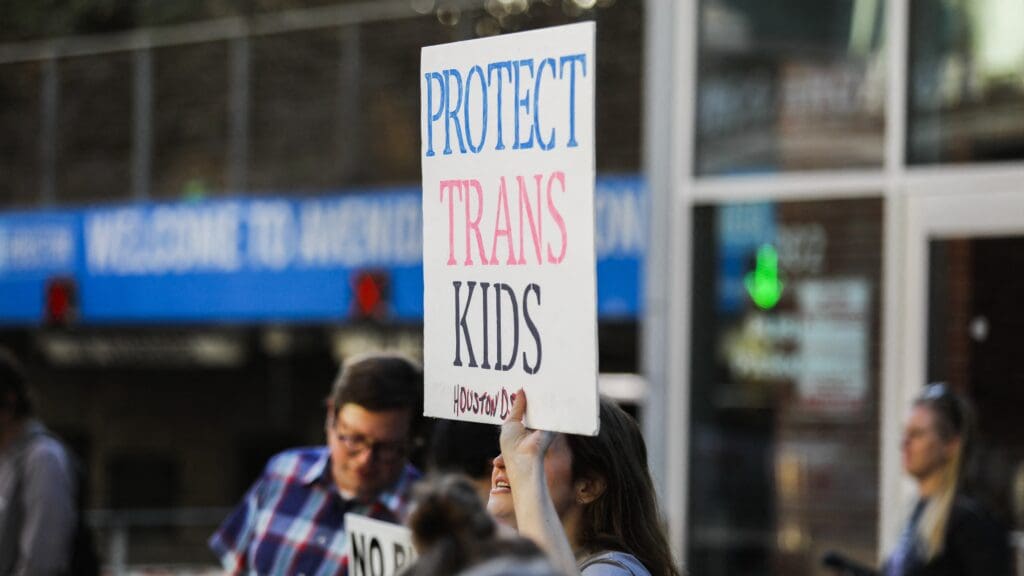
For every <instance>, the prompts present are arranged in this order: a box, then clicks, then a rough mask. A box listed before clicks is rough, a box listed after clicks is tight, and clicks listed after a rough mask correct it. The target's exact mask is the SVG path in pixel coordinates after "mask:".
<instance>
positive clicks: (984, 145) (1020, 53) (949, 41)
mask: <svg viewBox="0 0 1024 576" xmlns="http://www.w3.org/2000/svg"><path fill="white" fill-rule="evenodd" d="M910 8H911V12H910V16H911V20H910V75H909V87H908V90H909V97H910V98H909V100H910V102H909V103H910V112H909V114H908V128H909V134H908V139H907V160H908V162H909V163H913V164H931V163H940V162H973V161H985V160H1014V159H1021V158H1024V35H1022V34H1021V23H1022V22H1024V0H950V1H938V0H914V1H913V2H911V5H910Z"/></svg>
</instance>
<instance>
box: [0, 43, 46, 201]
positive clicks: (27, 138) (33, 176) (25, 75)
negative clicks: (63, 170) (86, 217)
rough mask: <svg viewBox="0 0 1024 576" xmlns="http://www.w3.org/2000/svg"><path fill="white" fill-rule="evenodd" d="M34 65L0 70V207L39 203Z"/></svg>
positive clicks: (37, 70)
mask: <svg viewBox="0 0 1024 576" xmlns="http://www.w3.org/2000/svg"><path fill="white" fill-rule="evenodd" d="M42 81H43V74H42V66H41V65H40V64H39V63H38V62H31V63H28V64H7V65H4V66H3V67H2V68H0V126H3V127H4V128H3V132H4V136H3V138H0V174H3V178H2V179H0V206H2V207H9V206H20V207H28V206H31V205H34V204H37V203H38V202H39V196H40V186H41V182H40V176H41V173H40V166H41V165H42V163H41V153H42V148H41V147H42V142H41V139H40V127H41V125H42V116H41V114H42V112H41V109H42V106H41V92H42V90H41V88H42Z"/></svg>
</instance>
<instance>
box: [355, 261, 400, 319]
mask: <svg viewBox="0 0 1024 576" xmlns="http://www.w3.org/2000/svg"><path fill="white" fill-rule="evenodd" d="M390 308H391V278H390V277H389V276H388V274H387V272H383V271H380V270H360V271H358V272H356V273H355V274H353V275H352V315H353V316H354V317H355V318H357V319H361V320H383V319H384V318H386V317H387V316H388V315H389V313H390Z"/></svg>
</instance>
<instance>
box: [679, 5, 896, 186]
mask: <svg viewBox="0 0 1024 576" xmlns="http://www.w3.org/2000/svg"><path fill="white" fill-rule="evenodd" d="M884 12H885V3H884V2H883V1H882V0H853V1H850V2H835V1H833V2H821V1H818V0H794V1H790V2H785V3H778V2H763V1H759V0H702V2H701V4H700V18H701V20H700V55H699V68H698V96H697V158H696V170H697V173H698V174H735V173H745V172H776V171H789V170H805V169H821V168H848V167H875V166H881V164H882V156H883V148H884V147H883V124H884V122H883V121H884V115H883V109H884V101H885V74H884V73H885V64H884V56H883V54H882V46H881V42H882V29H883V27H882V24H883V16H884Z"/></svg>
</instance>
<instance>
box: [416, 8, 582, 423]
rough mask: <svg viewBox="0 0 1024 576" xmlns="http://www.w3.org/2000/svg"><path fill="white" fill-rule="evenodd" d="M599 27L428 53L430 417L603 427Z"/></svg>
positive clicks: (424, 125)
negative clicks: (524, 403) (513, 417)
mask: <svg viewBox="0 0 1024 576" xmlns="http://www.w3.org/2000/svg"><path fill="white" fill-rule="evenodd" d="M594 29H595V28H594V24H593V23H592V22H590V23H583V24H575V25H571V26H562V27H557V28H548V29H543V30H536V31H531V32H524V33H520V34H508V35H503V36H497V37H492V38H485V39H480V40H471V41H466V42H458V43H454V44H445V45H441V46H431V47H427V48H424V49H423V50H422V52H421V60H420V71H421V74H420V95H421V97H420V101H421V113H420V121H421V126H420V128H421V138H422V147H421V159H422V163H423V283H424V290H423V300H424V308H423V323H424V385H425V402H424V413H425V414H426V415H427V416H434V417H440V418H449V419H458V420H468V421H475V422H492V423H493V422H500V421H501V420H502V419H504V417H505V416H506V415H507V413H508V411H509V410H510V409H511V406H512V399H513V396H514V394H515V392H516V391H518V390H519V389H523V390H525V391H526V393H527V396H528V397H529V399H530V407H529V410H528V414H527V421H526V425H527V426H530V427H532V428H539V429H545V430H556V431H561V432H573V433H578V434H589V435H593V434H596V433H597V430H598V426H599V422H598V396H597V314H596V274H595V259H594V76H595V73H596V62H595V61H594Z"/></svg>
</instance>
